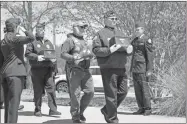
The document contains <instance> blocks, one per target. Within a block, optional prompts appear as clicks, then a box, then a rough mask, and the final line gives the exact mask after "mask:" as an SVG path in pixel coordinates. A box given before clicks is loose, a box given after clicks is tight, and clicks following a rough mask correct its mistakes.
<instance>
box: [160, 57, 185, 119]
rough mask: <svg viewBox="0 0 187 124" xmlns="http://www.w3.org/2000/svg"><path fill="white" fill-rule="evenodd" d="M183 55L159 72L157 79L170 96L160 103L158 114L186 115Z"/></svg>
mask: <svg viewBox="0 0 187 124" xmlns="http://www.w3.org/2000/svg"><path fill="white" fill-rule="evenodd" d="M185 60H186V59H185V56H183V57H181V59H180V60H178V61H177V62H176V63H175V64H174V65H172V66H171V67H170V68H169V69H168V71H167V72H166V71H165V72H164V73H161V72H160V73H159V75H157V79H159V81H158V82H159V83H160V84H161V85H162V86H163V87H162V88H164V89H169V91H170V93H171V95H172V97H168V98H167V99H166V100H164V101H162V102H161V103H160V110H159V112H158V114H163V115H170V116H185V115H186V69H185V68H186V64H185Z"/></svg>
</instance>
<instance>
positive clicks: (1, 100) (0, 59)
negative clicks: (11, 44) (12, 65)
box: [0, 41, 4, 109]
mask: <svg viewBox="0 0 187 124" xmlns="http://www.w3.org/2000/svg"><path fill="white" fill-rule="evenodd" d="M0 44H1V41H0ZM3 61H4V56H3V53H2V52H1V47H0V68H1V66H2V65H3ZM2 81H3V78H2V76H1V75H0V85H1V87H0V90H1V92H0V93H1V98H0V109H4V106H3V103H4V95H3V87H2Z"/></svg>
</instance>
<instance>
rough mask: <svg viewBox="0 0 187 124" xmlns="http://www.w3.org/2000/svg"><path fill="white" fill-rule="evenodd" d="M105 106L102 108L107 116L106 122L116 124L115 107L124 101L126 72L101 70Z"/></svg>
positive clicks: (119, 69)
mask: <svg viewBox="0 0 187 124" xmlns="http://www.w3.org/2000/svg"><path fill="white" fill-rule="evenodd" d="M101 75H102V80H103V87H104V92H105V99H106V105H105V106H104V107H103V108H102V109H103V110H104V111H105V113H106V114H107V120H106V121H107V122H109V123H118V118H117V107H118V106H119V105H120V104H121V102H122V101H123V100H124V99H125V97H126V95H127V92H128V87H127V75H126V70H125V69H123V68H122V69H121V68H105V69H101Z"/></svg>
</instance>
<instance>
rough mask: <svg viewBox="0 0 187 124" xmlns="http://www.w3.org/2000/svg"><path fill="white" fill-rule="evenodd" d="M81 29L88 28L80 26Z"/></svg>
mask: <svg viewBox="0 0 187 124" xmlns="http://www.w3.org/2000/svg"><path fill="white" fill-rule="evenodd" d="M79 27H80V28H81V29H86V27H87V26H79Z"/></svg>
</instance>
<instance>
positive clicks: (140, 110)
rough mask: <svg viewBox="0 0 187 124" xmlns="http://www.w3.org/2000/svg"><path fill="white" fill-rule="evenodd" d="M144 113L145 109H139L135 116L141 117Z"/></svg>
mask: <svg viewBox="0 0 187 124" xmlns="http://www.w3.org/2000/svg"><path fill="white" fill-rule="evenodd" d="M143 113H144V110H143V109H139V110H138V111H137V112H134V113H133V114H134V115H141V114H143Z"/></svg>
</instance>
